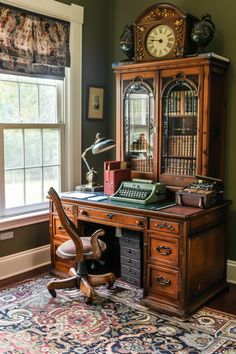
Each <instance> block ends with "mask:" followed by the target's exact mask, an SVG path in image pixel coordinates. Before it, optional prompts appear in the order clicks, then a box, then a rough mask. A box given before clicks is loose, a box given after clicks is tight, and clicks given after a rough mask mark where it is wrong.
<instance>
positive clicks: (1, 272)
mask: <svg viewBox="0 0 236 354" xmlns="http://www.w3.org/2000/svg"><path fill="white" fill-rule="evenodd" d="M48 264H50V245H45V246H41V247H37V248H33V249H31V250H27V251H24V252H19V253H15V254H11V255H9V256H5V257H2V258H0V280H1V279H5V278H9V277H12V276H15V275H18V274H21V273H25V272H28V271H30V270H33V269H36V268H39V267H42V266H45V265H48Z"/></svg>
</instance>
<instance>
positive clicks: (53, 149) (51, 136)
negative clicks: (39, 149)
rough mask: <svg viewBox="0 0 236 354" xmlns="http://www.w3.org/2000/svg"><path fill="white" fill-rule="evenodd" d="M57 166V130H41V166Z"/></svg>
mask: <svg viewBox="0 0 236 354" xmlns="http://www.w3.org/2000/svg"><path fill="white" fill-rule="evenodd" d="M58 164H59V130H58V129H43V165H44V166H47V165H58Z"/></svg>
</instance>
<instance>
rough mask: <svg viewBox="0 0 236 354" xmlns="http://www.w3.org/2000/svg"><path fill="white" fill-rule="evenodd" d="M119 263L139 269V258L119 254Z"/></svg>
mask: <svg viewBox="0 0 236 354" xmlns="http://www.w3.org/2000/svg"><path fill="white" fill-rule="evenodd" d="M120 263H121V264H123V265H124V266H127V267H132V268H135V269H139V270H140V269H141V260H137V259H132V258H131V257H127V256H125V257H122V256H121V258H120Z"/></svg>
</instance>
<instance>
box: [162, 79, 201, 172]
mask: <svg viewBox="0 0 236 354" xmlns="http://www.w3.org/2000/svg"><path fill="white" fill-rule="evenodd" d="M162 107H163V114H162V117H163V118H162V139H163V140H162V164H161V173H167V174H174V175H185V176H194V175H195V174H196V157H197V121H198V120H197V117H198V91H197V88H196V86H195V85H194V83H192V82H191V81H190V80H175V81H174V82H171V83H170V84H169V85H168V86H167V87H166V89H165V91H164V94H163V101H162Z"/></svg>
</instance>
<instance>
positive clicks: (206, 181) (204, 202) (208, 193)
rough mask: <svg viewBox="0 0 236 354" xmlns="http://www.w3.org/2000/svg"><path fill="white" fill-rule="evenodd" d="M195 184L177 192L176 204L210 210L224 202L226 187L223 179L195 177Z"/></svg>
mask: <svg viewBox="0 0 236 354" xmlns="http://www.w3.org/2000/svg"><path fill="white" fill-rule="evenodd" d="M195 177H196V178H197V181H196V182H193V183H191V184H189V185H188V186H186V187H185V188H183V189H181V190H179V191H177V192H176V203H177V204H179V205H188V206H195V207H199V208H204V209H208V208H210V207H213V206H215V205H217V204H220V203H221V202H222V201H223V193H224V186H223V181H222V180H221V179H217V178H212V177H207V176H199V175H196V176H195Z"/></svg>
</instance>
